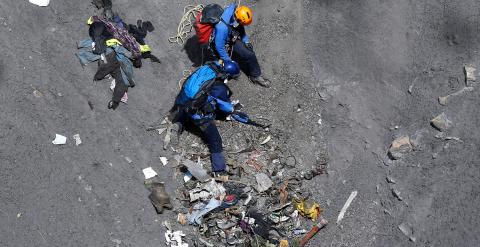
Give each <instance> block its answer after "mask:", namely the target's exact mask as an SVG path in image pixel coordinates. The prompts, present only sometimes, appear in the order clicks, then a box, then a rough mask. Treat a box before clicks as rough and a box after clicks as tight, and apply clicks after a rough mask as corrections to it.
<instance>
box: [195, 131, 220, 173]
mask: <svg viewBox="0 0 480 247" xmlns="http://www.w3.org/2000/svg"><path fill="white" fill-rule="evenodd" d="M200 130H202V133H203V137H204V138H205V141H206V142H207V145H208V149H209V150H210V155H211V162H212V171H213V172H221V171H225V168H226V164H225V157H224V156H223V147H222V137H221V136H220V133H219V132H218V129H217V126H216V125H215V123H214V122H213V121H210V122H208V123H205V125H204V126H201V127H200Z"/></svg>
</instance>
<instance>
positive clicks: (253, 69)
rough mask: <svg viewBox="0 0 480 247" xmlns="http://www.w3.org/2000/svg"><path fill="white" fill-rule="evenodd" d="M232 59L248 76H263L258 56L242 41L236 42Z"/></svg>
mask: <svg viewBox="0 0 480 247" xmlns="http://www.w3.org/2000/svg"><path fill="white" fill-rule="evenodd" d="M232 59H233V60H234V61H236V62H238V64H239V65H240V69H242V71H243V73H245V74H246V75H248V76H252V77H257V76H260V75H262V70H261V69H260V65H259V64H258V60H257V55H255V52H254V51H252V50H250V49H248V47H247V46H246V45H245V43H243V42H242V41H241V40H237V41H235V43H234V44H233V53H232Z"/></svg>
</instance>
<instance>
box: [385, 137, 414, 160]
mask: <svg viewBox="0 0 480 247" xmlns="http://www.w3.org/2000/svg"><path fill="white" fill-rule="evenodd" d="M412 149H413V148H412V143H411V142H410V137H408V136H402V137H399V138H397V139H395V140H394V141H393V142H392V145H390V149H388V155H389V156H390V158H392V159H394V160H398V159H400V158H402V157H403V156H404V155H405V154H407V153H409V152H411V151H412Z"/></svg>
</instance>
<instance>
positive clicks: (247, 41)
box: [240, 26, 250, 43]
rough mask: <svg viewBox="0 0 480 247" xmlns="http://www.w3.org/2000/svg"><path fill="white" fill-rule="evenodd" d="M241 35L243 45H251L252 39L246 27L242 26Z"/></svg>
mask: <svg viewBox="0 0 480 247" xmlns="http://www.w3.org/2000/svg"><path fill="white" fill-rule="evenodd" d="M240 35H241V36H242V42H243V43H250V38H249V37H248V35H247V32H246V31H245V27H244V26H242V28H241V31H240Z"/></svg>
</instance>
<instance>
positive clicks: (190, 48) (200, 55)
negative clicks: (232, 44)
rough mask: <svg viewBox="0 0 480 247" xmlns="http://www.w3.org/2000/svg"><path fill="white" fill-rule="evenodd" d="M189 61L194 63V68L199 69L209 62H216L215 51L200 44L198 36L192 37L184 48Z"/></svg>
mask: <svg viewBox="0 0 480 247" xmlns="http://www.w3.org/2000/svg"><path fill="white" fill-rule="evenodd" d="M183 49H184V50H185V53H187V56H188V59H190V61H192V63H193V66H194V67H199V66H201V65H202V64H204V63H205V62H207V61H213V60H216V58H215V55H214V53H213V51H212V50H211V49H210V48H209V47H207V46H205V45H201V44H200V43H199V42H198V37H197V35H194V36H192V37H190V38H189V39H188V40H187V42H185V45H184V46H183Z"/></svg>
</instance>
